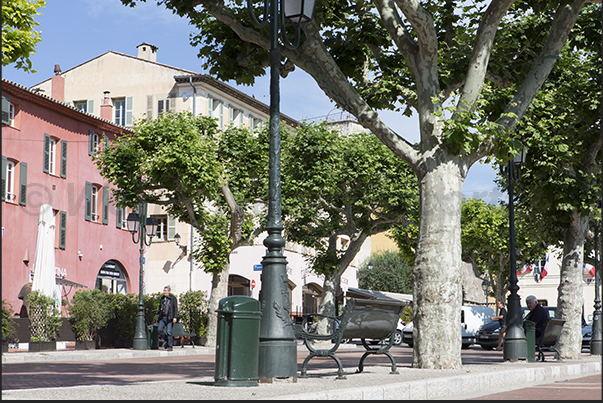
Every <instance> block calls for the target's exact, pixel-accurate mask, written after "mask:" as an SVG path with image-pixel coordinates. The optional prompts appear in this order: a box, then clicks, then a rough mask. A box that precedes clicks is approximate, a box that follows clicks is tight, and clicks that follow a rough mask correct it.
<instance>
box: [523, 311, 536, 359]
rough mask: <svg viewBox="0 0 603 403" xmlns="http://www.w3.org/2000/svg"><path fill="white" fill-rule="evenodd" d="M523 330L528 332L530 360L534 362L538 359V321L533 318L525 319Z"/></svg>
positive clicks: (527, 342) (527, 340)
mask: <svg viewBox="0 0 603 403" xmlns="http://www.w3.org/2000/svg"><path fill="white" fill-rule="evenodd" d="M523 330H524V331H525V333H526V344H527V347H528V354H527V355H528V362H534V361H536V358H535V356H536V323H534V322H532V321H531V320H525V321H524V322H523Z"/></svg>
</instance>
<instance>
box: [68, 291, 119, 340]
mask: <svg viewBox="0 0 603 403" xmlns="http://www.w3.org/2000/svg"><path fill="white" fill-rule="evenodd" d="M107 302H108V295H107V294H105V293H104V292H102V291H101V290H99V289H93V290H80V291H78V292H76V293H75V295H74V296H73V299H72V300H71V305H70V306H69V308H68V310H69V315H70V316H71V317H70V318H69V323H70V324H71V326H72V327H73V333H74V334H75V339H76V349H80V348H83V349H86V350H88V349H95V348H96V340H97V338H98V329H100V328H101V327H103V326H105V325H106V324H107V321H108V320H109V318H110V317H111V314H112V312H111V309H110V308H109V305H108V303H107Z"/></svg>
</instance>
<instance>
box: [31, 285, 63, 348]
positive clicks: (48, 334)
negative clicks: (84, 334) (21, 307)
mask: <svg viewBox="0 0 603 403" xmlns="http://www.w3.org/2000/svg"><path fill="white" fill-rule="evenodd" d="M27 299H28V301H29V321H30V325H29V329H30V333H31V337H30V340H31V341H55V340H56V337H57V334H58V331H59V328H60V327H61V325H62V321H61V312H60V311H59V309H58V308H57V307H56V305H55V300H54V298H52V297H48V296H46V295H44V294H42V293H41V292H40V291H38V290H36V291H33V292H31V293H30V294H28V295H27Z"/></svg>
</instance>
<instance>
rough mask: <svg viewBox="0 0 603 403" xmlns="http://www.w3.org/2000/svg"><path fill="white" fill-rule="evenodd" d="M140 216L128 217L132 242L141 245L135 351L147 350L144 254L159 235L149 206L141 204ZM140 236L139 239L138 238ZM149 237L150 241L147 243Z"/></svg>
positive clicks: (134, 214) (131, 214)
mask: <svg viewBox="0 0 603 403" xmlns="http://www.w3.org/2000/svg"><path fill="white" fill-rule="evenodd" d="M139 211H140V214H141V215H139V214H138V213H136V212H132V213H130V214H129V215H128V218H127V220H126V221H127V223H128V231H130V233H131V234H132V241H133V242H134V243H135V244H137V243H140V257H139V273H138V313H137V314H136V330H135V332H134V343H133V348H134V350H146V349H147V336H146V332H145V331H144V327H145V326H144V304H143V302H142V281H143V253H144V245H147V246H151V240H152V239H153V237H154V236H155V234H156V233H157V220H156V219H155V217H147V216H146V215H147V204H146V203H141V204H140V206H139ZM136 235H138V237H136ZM147 236H148V237H149V241H148V243H147V240H146V239H147Z"/></svg>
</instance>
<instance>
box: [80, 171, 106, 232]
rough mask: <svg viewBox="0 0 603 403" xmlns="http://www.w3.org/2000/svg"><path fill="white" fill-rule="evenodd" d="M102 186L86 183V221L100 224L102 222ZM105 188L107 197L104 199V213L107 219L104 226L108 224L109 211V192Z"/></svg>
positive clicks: (104, 218) (104, 219)
mask: <svg viewBox="0 0 603 403" xmlns="http://www.w3.org/2000/svg"><path fill="white" fill-rule="evenodd" d="M101 188H102V187H101V186H100V185H96V184H93V183H91V182H88V181H86V189H85V195H86V196H85V197H86V201H85V207H86V208H85V217H84V218H85V220H86V221H92V222H99V220H100V212H99V202H100V196H101V195H100V190H101ZM106 189H107V188H104V189H103V190H104V192H103V193H105V195H104V197H103V206H102V209H103V212H104V214H105V217H103V224H108V220H107V219H108V211H109V198H108V194H109V192H108V190H106Z"/></svg>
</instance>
